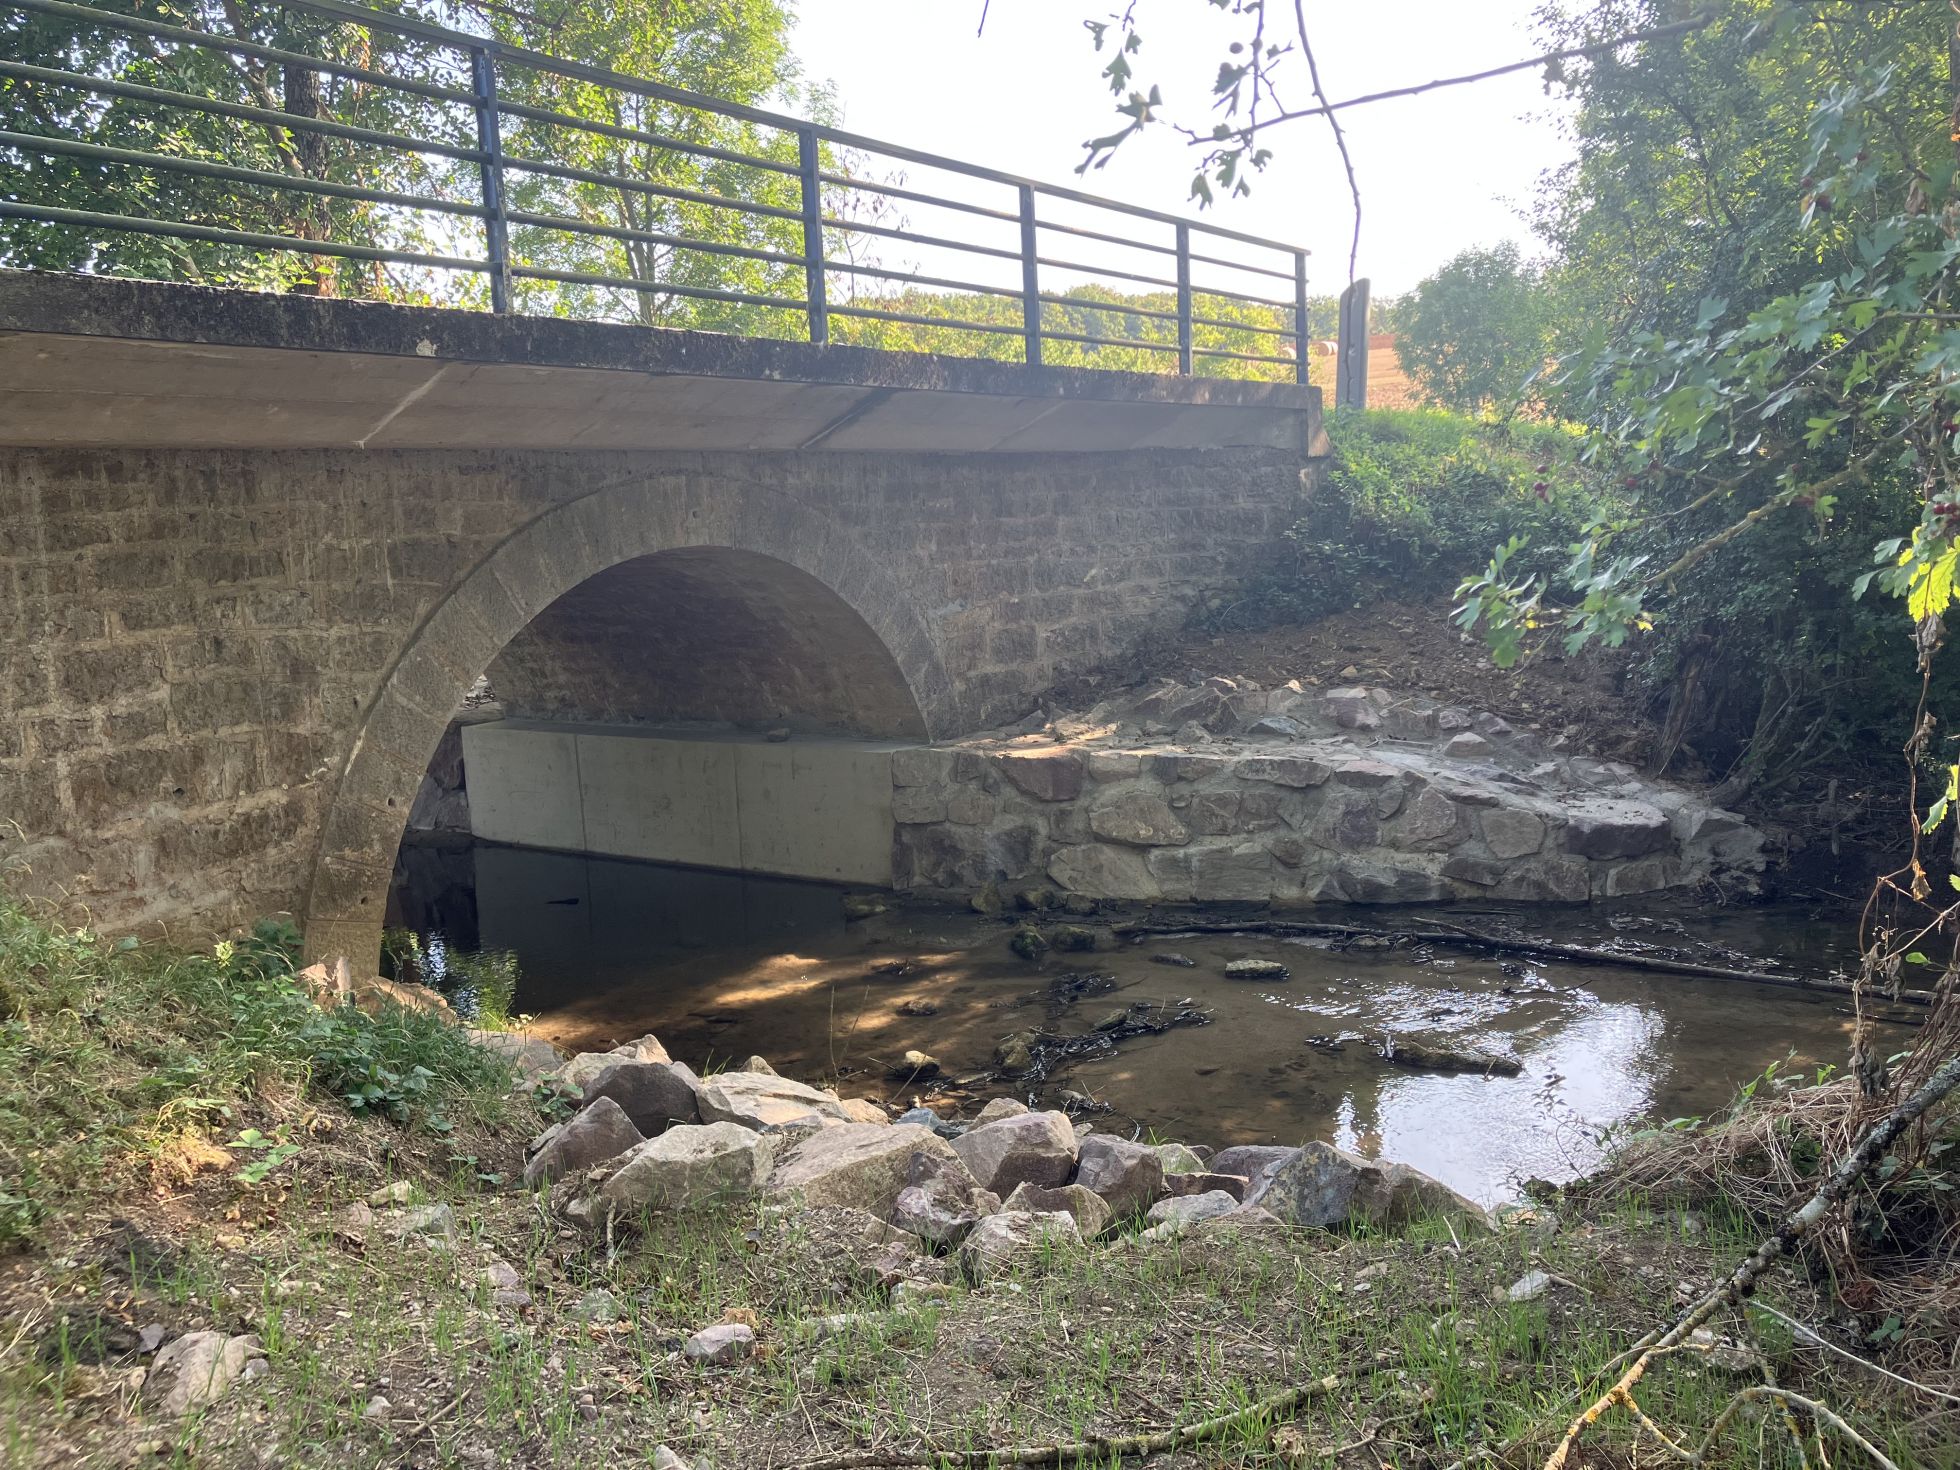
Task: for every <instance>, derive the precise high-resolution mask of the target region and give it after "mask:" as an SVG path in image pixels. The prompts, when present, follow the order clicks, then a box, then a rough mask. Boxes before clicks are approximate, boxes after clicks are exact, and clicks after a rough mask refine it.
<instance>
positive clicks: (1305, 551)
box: [1199, 409, 1612, 632]
mask: <svg viewBox="0 0 1960 1470" xmlns="http://www.w3.org/2000/svg"><path fill="white" fill-rule="evenodd" d="M1327 433H1328V438H1329V440H1330V442H1331V447H1332V454H1331V456H1330V458H1329V460H1328V463H1327V466H1326V469H1325V471H1324V473H1323V476H1322V479H1321V483H1320V485H1319V487H1318V488H1317V489H1316V490H1315V492H1314V494H1313V498H1312V500H1311V501H1310V502H1309V504H1308V507H1307V513H1306V514H1305V515H1304V516H1303V517H1302V518H1301V519H1300V520H1299V522H1298V523H1297V524H1296V525H1294V527H1293V528H1292V530H1290V531H1289V532H1288V533H1287V539H1288V541H1289V542H1290V543H1291V550H1290V555H1289V556H1288V558H1287V560H1286V563H1285V564H1284V566H1283V567H1282V568H1281V569H1280V570H1279V571H1277V572H1275V573H1272V574H1269V575H1266V576H1262V577H1259V578H1255V579H1253V581H1252V582H1250V583H1248V584H1247V585H1246V586H1244V587H1243V588H1241V589H1240V590H1239V592H1238V593H1236V594H1235V595H1234V596H1233V598H1232V599H1231V600H1229V601H1225V602H1215V603H1213V604H1210V605H1209V606H1207V607H1205V608H1202V609H1200V613H1199V622H1200V625H1201V626H1203V627H1204V628H1205V629H1206V630H1207V631H1214V632H1216V631H1225V630H1230V629H1234V628H1249V627H1260V626H1267V625H1270V624H1274V623H1282V622H1305V621H1309V620H1311V619H1313V618H1318V617H1325V616H1327V615H1328V614H1330V613H1335V612H1340V611H1342V610H1344V609H1347V608H1350V607H1359V606H1362V605H1365V604H1366V603H1368V602H1370V601H1373V600H1375V599H1377V598H1378V597H1380V596H1381V595H1383V593H1384V591H1385V590H1386V589H1387V588H1388V587H1389V585H1390V584H1392V585H1393V588H1394V591H1395V592H1396V594H1397V595H1403V596H1407V595H1411V594H1413V595H1416V596H1428V595H1446V594H1447V593H1448V592H1449V591H1450V590H1451V589H1453V588H1454V587H1455V586H1456V585H1457V583H1458V582H1459V581H1461V580H1462V578H1463V577H1464V576H1466V575H1468V574H1471V573H1474V572H1476V571H1479V570H1481V569H1482V568H1483V566H1484V564H1485V563H1486V562H1487V561H1488V560H1489V559H1490V553H1491V548H1492V547H1494V546H1498V545H1501V544H1503V543H1504V542H1506V541H1508V540H1510V538H1512V537H1513V536H1522V537H1524V538H1525V547H1524V549H1523V550H1522V551H1520V552H1519V553H1518V558H1517V562H1516V563H1514V566H1516V567H1517V569H1518V570H1520V571H1525V572H1529V571H1546V572H1549V573H1556V572H1557V571H1558V570H1559V569H1560V568H1562V567H1563V566H1564V565H1565V562H1566V560H1567V558H1568V556H1569V552H1568V550H1567V546H1568V543H1570V542H1571V541H1573V540H1575V539H1577V537H1578V534H1579V532H1580V529H1581V528H1582V527H1583V526H1584V525H1585V524H1586V522H1587V521H1588V520H1590V519H1591V518H1592V517H1593V516H1594V515H1596V514H1597V513H1599V512H1600V511H1601V510H1602V509H1603V508H1607V507H1610V505H1611V504H1612V497H1611V495H1610V493H1608V492H1607V491H1606V490H1605V489H1604V488H1603V487H1602V486H1601V485H1600V484H1599V483H1598V480H1597V477H1596V476H1594V475H1592V474H1591V473H1590V472H1589V471H1587V470H1586V469H1585V468H1584V467H1583V466H1582V465H1581V464H1580V462H1579V451H1580V449H1581V447H1582V441H1581V440H1580V439H1579V438H1578V437H1577V436H1576V435H1575V434H1573V433H1571V432H1570V431H1568V430H1566V429H1564V428H1561V427H1558V426H1555V425H1548V424H1539V423H1526V422H1510V423H1499V422H1492V421H1488V420H1482V419H1474V418H1468V417H1465V416H1463V415H1461V414H1453V413H1446V412H1443V411H1441V410H1437V409H1417V410H1387V409H1374V410H1361V411H1343V412H1341V413H1339V414H1336V415H1334V416H1333V417H1331V418H1330V419H1329V421H1328V424H1327Z"/></svg>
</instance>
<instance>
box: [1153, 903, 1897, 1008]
mask: <svg viewBox="0 0 1960 1470" xmlns="http://www.w3.org/2000/svg"><path fill="white" fill-rule="evenodd" d="M1114 932H1115V934H1116V936H1117V937H1118V938H1119V939H1142V938H1148V937H1152V936H1164V935H1172V934H1275V935H1280V936H1286V935H1295V934H1306V935H1314V936H1317V937H1322V938H1334V939H1389V940H1396V941H1407V942H1408V943H1411V944H1430V945H1449V946H1451V947H1454V948H1458V949H1493V950H1498V951H1501V952H1503V953H1506V954H1520V955H1526V956H1530V957H1533V958H1536V959H1548V960H1570V961H1572V962H1573V963H1575V964H1582V965H1619V966H1622V967H1624V968H1626V969H1632V970H1651V971H1655V972H1657V973H1659V974H1663V975H1692V976H1696V977H1699V978H1701V979H1705V980H1741V981H1745V982H1747V983H1749V984H1751V985H1772V986H1776V987H1777V988H1779V989H1783V990H1810V991H1816V992H1819V993H1823V994H1831V995H1851V994H1853V993H1855V990H1856V987H1855V986H1853V985H1850V984H1848V983H1846V982H1844V981H1841V980H1823V979H1816V978H1811V977H1806V976H1802V975H1772V974H1768V973H1766V972H1763V971H1760V970H1730V969H1725V968H1723V967H1722V966H1720V965H1697V964H1694V963H1692V962H1690V961H1687V960H1670V959H1663V958H1662V957H1660V956H1659V955H1643V954H1631V953H1624V952H1622V951H1620V950H1616V949H1593V948H1590V947H1588V946H1585V945H1579V944H1554V943H1552V942H1551V941H1549V940H1542V939H1508V938H1505V937H1503V936H1502V935H1497V934H1480V933H1478V932H1477V931H1475V930H1473V929H1458V928H1455V927H1454V926H1452V927H1451V928H1448V929H1368V928H1362V927H1360V926H1358V925H1354V924H1315V923H1305V922H1299V921H1295V920H1282V919H1259V920H1242V921H1240V922H1238V923H1217V922H1208V921H1193V922H1190V923H1184V924H1120V925H1118V926H1117V927H1116V929H1115V931H1114ZM1896 998H1897V999H1900V1000H1903V1001H1906V1002H1909V1003H1910V1004H1912V1005H1919V1006H1924V1005H1931V1004H1932V1001H1933V997H1932V995H1931V994H1930V993H1929V992H1927V991H1924V990H1906V991H1901V992H1900V994H1899V996H1898V997H1896Z"/></svg>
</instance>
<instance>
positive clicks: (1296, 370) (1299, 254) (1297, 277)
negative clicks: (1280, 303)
mask: <svg viewBox="0 0 1960 1470" xmlns="http://www.w3.org/2000/svg"><path fill="white" fill-rule="evenodd" d="M1293 343H1294V348H1293V352H1294V357H1295V358H1296V359H1297V360H1296V361H1295V362H1294V364H1293V379H1294V381H1295V382H1298V383H1304V382H1306V381H1307V380H1308V378H1309V377H1311V376H1312V369H1311V366H1310V364H1309V363H1308V361H1307V351H1308V349H1309V348H1310V347H1311V346H1312V345H1313V344H1312V343H1311V342H1309V341H1308V339H1307V252H1306V251H1304V250H1296V251H1294V252H1293Z"/></svg>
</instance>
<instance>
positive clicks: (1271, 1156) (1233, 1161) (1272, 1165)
mask: <svg viewBox="0 0 1960 1470" xmlns="http://www.w3.org/2000/svg"><path fill="white" fill-rule="evenodd" d="M1298 1152H1299V1150H1298V1149H1297V1148H1285V1147H1282V1146H1280V1145H1278V1144H1270V1143H1247V1144H1240V1145H1239V1146H1238V1147H1236V1148H1221V1149H1220V1150H1219V1151H1218V1152H1217V1153H1215V1154H1213V1155H1212V1156H1211V1159H1210V1161H1209V1162H1208V1163H1207V1164H1206V1166H1205V1167H1206V1168H1208V1169H1210V1170H1211V1172H1212V1173H1214V1174H1238V1175H1241V1176H1243V1177H1244V1178H1246V1179H1248V1180H1250V1181H1251V1182H1252V1183H1253V1184H1254V1185H1257V1184H1258V1183H1260V1181H1262V1180H1263V1179H1264V1178H1265V1177H1266V1176H1267V1175H1268V1174H1270V1173H1272V1172H1273V1170H1275V1169H1277V1168H1278V1167H1279V1166H1280V1165H1281V1164H1283V1163H1285V1162H1286V1161H1287V1160H1288V1159H1290V1158H1292V1157H1293V1155H1295V1154H1297V1153H1298Z"/></svg>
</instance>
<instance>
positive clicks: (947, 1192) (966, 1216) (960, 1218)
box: [891, 1152, 1001, 1245]
mask: <svg viewBox="0 0 1960 1470" xmlns="http://www.w3.org/2000/svg"><path fill="white" fill-rule="evenodd" d="M1000 1207H1001V1206H1000V1196H999V1195H997V1194H995V1193H993V1191H991V1190H986V1189H982V1188H980V1186H979V1185H978V1184H976V1183H975V1182H974V1179H973V1176H972V1175H971V1174H970V1173H968V1172H967V1168H966V1165H965V1164H963V1163H961V1162H960V1161H959V1157H958V1155H954V1156H953V1157H951V1158H942V1157H940V1156H938V1155H936V1154H929V1153H923V1152H921V1153H915V1154H913V1155H912V1157H911V1159H910V1160H909V1161H908V1162H907V1164H906V1168H905V1186H904V1188H902V1189H900V1190H899V1192H898V1196H897V1198H896V1199H894V1200H893V1201H892V1210H891V1223H892V1224H893V1225H895V1226H897V1227H898V1228H899V1229H900V1230H903V1231H906V1232H907V1233H909V1234H912V1235H916V1236H918V1237H919V1239H921V1240H924V1241H928V1242H930V1243H931V1244H933V1245H958V1244H959V1243H960V1242H961V1241H962V1240H964V1239H966V1236H967V1232H968V1231H970V1230H972V1229H973V1227H974V1226H975V1225H976V1224H978V1223H979V1222H980V1221H981V1220H982V1219H983V1218H985V1217H986V1216H988V1215H992V1214H995V1213H996V1212H998V1211H999V1209H1000Z"/></svg>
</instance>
